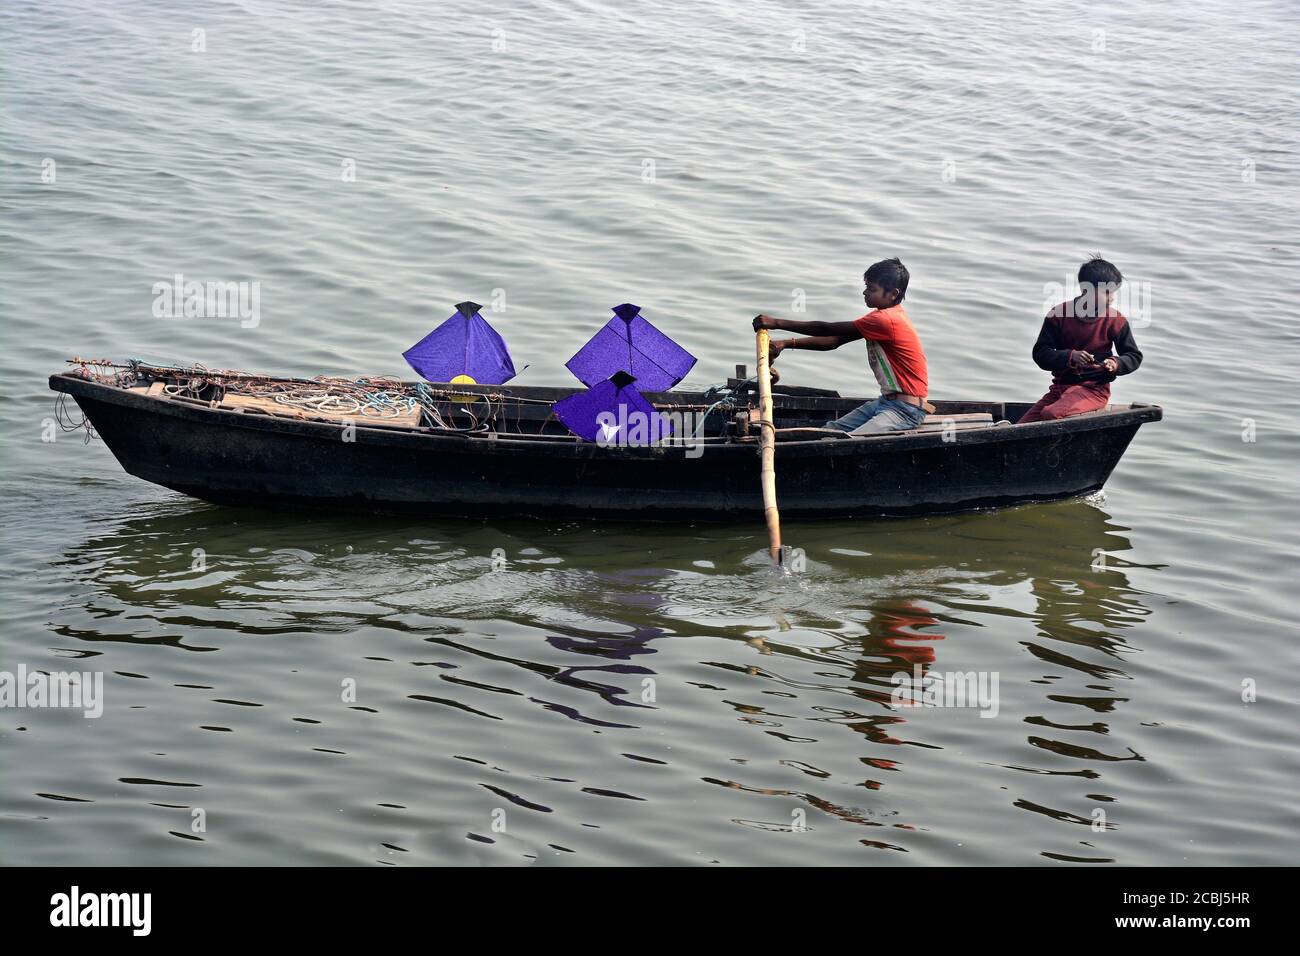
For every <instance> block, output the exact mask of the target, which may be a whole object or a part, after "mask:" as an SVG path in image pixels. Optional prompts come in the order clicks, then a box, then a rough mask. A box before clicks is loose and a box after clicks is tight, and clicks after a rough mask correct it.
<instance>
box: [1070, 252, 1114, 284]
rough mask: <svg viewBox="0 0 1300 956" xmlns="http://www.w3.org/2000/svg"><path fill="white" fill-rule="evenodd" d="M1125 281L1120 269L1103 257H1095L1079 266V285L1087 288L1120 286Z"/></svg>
mask: <svg viewBox="0 0 1300 956" xmlns="http://www.w3.org/2000/svg"><path fill="white" fill-rule="evenodd" d="M1123 281H1124V277H1123V276H1122V275H1120V271H1119V269H1117V268H1115V266H1114V264H1112V263H1110V262H1107V261H1106V260H1105V259H1103V258H1102V257H1101V256H1097V255H1094V256H1093V257H1092V258H1091V259H1089V260H1088V261H1087V262H1085V263H1084V264H1083V265H1081V266H1079V284H1080V285H1081V286H1084V287H1085V288H1088V287H1092V288H1096V287H1098V286H1103V285H1108V286H1118V285H1119V284H1120V283H1122V282H1123Z"/></svg>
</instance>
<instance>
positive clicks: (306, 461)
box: [49, 360, 1162, 522]
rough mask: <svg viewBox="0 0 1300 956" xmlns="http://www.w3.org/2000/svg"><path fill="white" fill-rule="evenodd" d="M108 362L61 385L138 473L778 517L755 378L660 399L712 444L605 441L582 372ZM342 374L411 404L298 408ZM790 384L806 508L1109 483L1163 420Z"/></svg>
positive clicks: (275, 491)
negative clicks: (884, 427) (693, 420)
mask: <svg viewBox="0 0 1300 956" xmlns="http://www.w3.org/2000/svg"><path fill="white" fill-rule="evenodd" d="M74 361H81V360H74ZM107 364H108V363H84V364H82V366H81V367H80V368H79V369H77V370H74V371H71V372H65V373H60V374H56V375H52V376H51V377H50V380H49V383H50V388H52V389H54V390H55V391H57V392H61V393H64V394H66V395H71V396H72V397H73V398H74V399H75V400H76V402H77V404H78V405H79V406H80V408H81V409H82V411H83V413H84V415H85V416H86V419H87V420H88V422H89V423H90V424H91V425H92V426H93V428H94V430H95V431H96V432H97V433H98V434H99V435H100V436H101V437H102V438H103V440H104V442H105V443H106V444H107V445H108V447H109V449H110V450H111V451H112V452H113V454H114V455H115V456H116V457H117V460H118V461H119V462H120V463H121V465H122V467H123V468H124V469H126V471H127V472H129V473H130V474H132V475H135V476H137V477H139V478H143V479H145V480H146V481H151V482H153V483H155V484H158V485H162V486H164V487H166V488H171V489H173V490H175V491H179V492H183V493H184V494H187V495H192V496H194V497H196V498H202V499H204V500H207V501H212V502H216V503H220V504H232V505H252V506H261V507H273V508H332V509H343V510H348V511H354V512H379V513H425V514H442V515H460V516H490V515H518V516H535V517H545V518H551V517H580V518H596V519H599V518H609V519H619V520H627V519H635V520H657V521H679V520H699V521H746V522H752V521H755V520H757V518H758V516H760V515H761V514H762V513H763V511H762V495H761V489H760V486H759V469H758V459H757V448H758V439H757V428H756V427H755V426H754V425H753V424H752V421H753V411H752V406H753V405H754V404H755V402H754V401H753V398H752V395H750V393H749V392H748V391H747V390H746V383H745V382H742V381H741V380H738V379H733V380H731V381H730V383H729V384H730V385H731V386H732V387H733V392H732V394H731V396H730V399H729V400H728V398H727V396H725V395H724V396H723V404H722V405H721V406H718V405H717V404H716V403H717V402H718V401H719V396H718V394H717V393H715V392H689V391H680V392H664V393H650V394H648V395H647V396H646V397H647V398H649V399H650V400H651V402H652V403H654V405H655V407H656V408H657V409H660V410H662V411H664V412H675V413H682V414H686V413H691V414H694V415H696V416H699V415H700V414H701V413H702V412H704V411H705V410H707V409H709V408H710V406H714V407H713V409H712V412H711V413H710V414H709V415H708V416H707V417H706V418H704V420H703V421H704V424H703V427H702V430H701V433H700V437H699V439H698V441H693V442H691V441H688V442H687V443H684V444H682V443H661V444H655V445H639V446H638V445H609V446H605V445H598V444H593V443H591V442H585V441H581V440H579V439H577V438H575V437H574V436H572V435H570V434H569V433H568V431H567V430H566V429H565V428H564V426H563V425H562V424H561V423H560V422H558V421H557V420H556V419H555V417H554V415H553V414H552V413H551V405H552V404H553V403H554V402H555V401H556V400H558V399H560V398H564V397H566V396H568V395H570V394H573V393H574V392H575V391H576V389H572V388H545V387H524V386H475V385H442V386H438V385H428V384H426V383H397V382H396V381H395V380H387V381H384V382H376V381H374V380H350V381H351V382H352V383H354V384H353V385H348V381H349V380H342V379H330V380H326V381H324V382H322V381H321V380H304V379H289V378H268V377H266V376H242V375H240V374H239V373H213V372H206V371H204V372H202V373H201V374H196V373H195V372H194V370H186V369H176V368H162V367H157V366H146V365H143V364H141V363H131V365H130V366H129V370H128V371H126V372H117V373H113V374H109V373H106V372H103V371H101V370H100V369H98V368H96V367H95V366H96V365H107ZM116 368H123V366H117V367H116ZM243 382H249V383H254V384H256V385H257V388H252V389H250V388H244V387H243V385H242V384H241V383H243ZM268 383H269V384H268ZM334 383H341V384H342V386H344V387H345V388H346V387H358V386H356V385H355V383H363V385H364V387H365V388H368V389H370V391H371V392H372V393H373V392H376V391H378V390H380V387H381V386H382V390H383V391H384V392H385V393H388V394H394V395H398V396H400V397H401V400H402V401H405V402H407V405H406V406H405V407H406V410H405V411H401V408H400V407H399V408H398V411H397V412H393V411H392V409H391V408H390V409H388V410H387V411H385V413H384V415H385V416H386V417H377V416H376V415H375V414H373V411H374V410H373V409H371V408H364V409H361V410H360V412H358V410H357V409H356V408H351V409H348V408H344V407H343V405H345V404H346V403H336V405H335V407H333V408H331V407H330V406H329V403H328V402H318V403H316V404H315V405H309V407H301V405H299V406H298V407H295V406H294V405H293V404H292V403H288V404H286V403H285V402H283V401H282V400H281V399H282V398H283V395H284V394H285V392H284V391H276V390H277V389H281V390H285V389H287V390H289V391H290V392H292V390H293V389H295V388H297V389H308V390H310V389H312V388H316V389H324V390H328V388H329V386H330V385H331V384H334ZM250 391H251V392H252V394H249V392H250ZM774 392H775V395H774V398H775V424H776V429H777V431H776V437H777V440H778V442H779V445H778V447H777V453H776V466H777V491H778V495H779V500H780V508H781V512H782V515H783V516H784V517H786V518H787V519H791V518H832V517H862V516H878V515H909V514H928V513H943V512H953V511H965V510H973V509H980V508H990V507H999V506H1005V505H1015V504H1020V503H1024V502H1036V501H1051V500H1055V499H1061V498H1070V497H1075V496H1080V495H1087V494H1089V493H1091V492H1095V491H1097V490H1098V489H1100V488H1101V487H1102V486H1103V485H1104V484H1105V482H1106V479H1107V478H1108V477H1109V476H1110V473H1111V471H1112V470H1113V469H1114V468H1115V466H1116V465H1117V464H1118V462H1119V460H1120V456H1122V455H1123V453H1124V450H1125V449H1126V448H1127V447H1128V444H1129V442H1130V441H1131V440H1132V438H1133V436H1134V434H1136V432H1137V430H1138V427H1139V426H1140V425H1142V424H1143V423H1144V422H1154V421H1159V420H1160V418H1161V417H1162V411H1161V409H1160V408H1159V407H1158V406H1155V405H1143V404H1133V405H1111V406H1109V407H1107V408H1105V409H1102V410H1099V411H1096V412H1091V413H1088V414H1085V415H1079V416H1076V417H1073V418H1068V419H1064V420H1061V421H1055V422H1035V423H1033V424H1027V425H1012V424H1009V423H1008V420H1009V421H1015V420H1016V419H1017V418H1019V417H1020V415H1022V414H1023V413H1024V412H1025V411H1026V410H1027V409H1028V407H1029V406H1028V404H1027V403H1016V402H956V401H947V402H935V403H934V404H935V407H936V411H935V413H934V414H932V415H931V416H930V417H929V420H928V421H927V423H926V425H925V426H923V427H922V428H921V429H917V430H913V431H907V432H893V433H889V434H885V435H877V436H870V437H854V436H848V435H845V434H843V433H839V432H832V431H828V430H826V429H823V428H822V427H820V426H822V425H823V424H824V423H825V422H826V421H827V420H829V419H832V418H835V417H838V416H839V415H841V414H843V413H845V412H847V411H849V410H850V409H852V408H854V407H856V406H857V405H859V404H861V403H862V402H863V401H866V399H863V398H843V397H840V396H839V395H838V394H837V393H835V392H830V391H825V390H820V389H800V388H791V387H783V386H779V385H778V386H776V387H775V389H774ZM399 405H400V403H399Z"/></svg>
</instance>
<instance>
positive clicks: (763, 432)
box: [757, 329, 781, 565]
mask: <svg viewBox="0 0 1300 956" xmlns="http://www.w3.org/2000/svg"><path fill="white" fill-rule="evenodd" d="M757 345H758V414H759V418H760V419H761V422H760V424H759V429H760V432H759V447H760V449H761V453H762V456H763V471H762V479H763V514H764V516H765V517H766V518H767V539H768V551H769V552H770V553H771V555H772V563H773V564H778V565H779V564H780V563H781V516H780V515H779V514H778V513H777V510H776V426H775V425H774V424H773V423H772V371H771V368H770V365H769V362H768V358H767V347H768V334H767V329H760V330H759V332H758V342H757Z"/></svg>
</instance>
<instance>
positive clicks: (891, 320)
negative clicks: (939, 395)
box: [853, 305, 930, 398]
mask: <svg viewBox="0 0 1300 956" xmlns="http://www.w3.org/2000/svg"><path fill="white" fill-rule="evenodd" d="M853 324H854V325H855V326H857V328H858V331H859V332H861V333H862V337H863V338H864V339H866V340H867V356H868V359H869V361H870V362H871V371H872V372H873V373H874V374H875V376H876V381H877V382H879V383H880V391H881V392H902V393H903V394H904V395H915V396H916V397H917V398H925V396H926V395H928V394H929V393H930V381H929V374H928V372H927V370H926V367H925V352H924V350H922V348H921V338H920V336H918V335H917V334H916V329H914V328H912V323H911V322H910V321H908V318H907V313H906V312H904V311H903V307H902V306H901V305H891V306H890V307H889V308H887V309H876V310H875V311H874V312H868V313H867V314H866V315H864V316H863V317H862V318H860V319H854V320H853Z"/></svg>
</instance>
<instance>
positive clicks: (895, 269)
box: [862, 256, 909, 305]
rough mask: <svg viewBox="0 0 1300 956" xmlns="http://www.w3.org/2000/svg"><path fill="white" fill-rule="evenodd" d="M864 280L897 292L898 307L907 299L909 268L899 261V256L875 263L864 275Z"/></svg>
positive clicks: (896, 303) (895, 303) (895, 301)
mask: <svg viewBox="0 0 1300 956" xmlns="http://www.w3.org/2000/svg"><path fill="white" fill-rule="evenodd" d="M862 278H863V279H865V280H866V281H867V282H874V283H875V284H876V285H878V286H880V288H882V289H885V290H886V291H889V290H891V289H892V290H893V291H895V292H897V293H898V298H897V299H895V300H894V305H898V303H900V302H902V301H903V299H905V298H906V297H907V280H908V278H909V276H908V274H907V266H905V265H903V264H902V263H901V262H899V261H898V256H894V258H892V259H881V260H880V261H879V262H873V263H872V264H871V267H870V268H868V269H867V271H866V272H864V273H863V274H862Z"/></svg>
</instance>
